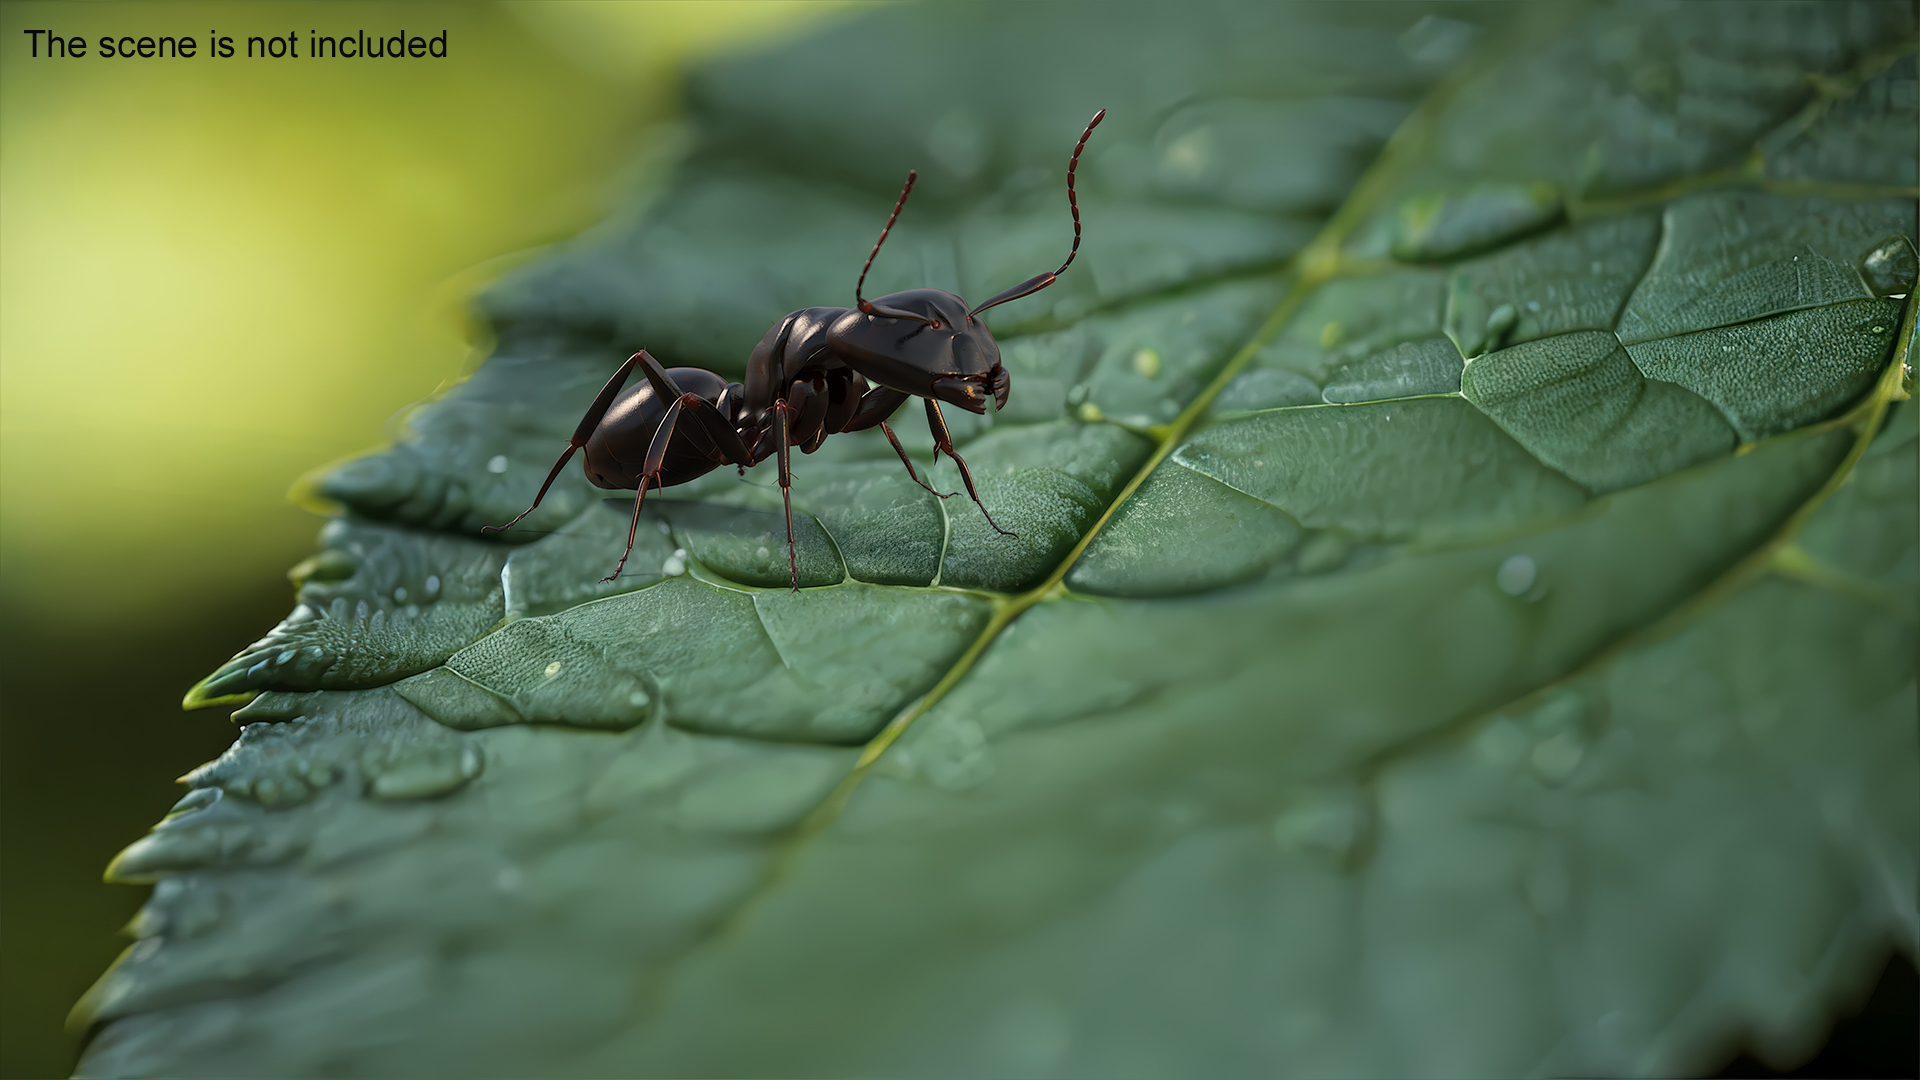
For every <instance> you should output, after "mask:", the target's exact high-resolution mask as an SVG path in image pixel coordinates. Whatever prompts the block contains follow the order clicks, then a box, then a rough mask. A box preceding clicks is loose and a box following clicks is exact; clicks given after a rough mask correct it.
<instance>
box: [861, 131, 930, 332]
mask: <svg viewBox="0 0 1920 1080" xmlns="http://www.w3.org/2000/svg"><path fill="white" fill-rule="evenodd" d="M919 178H920V174H919V173H917V172H914V171H913V170H912V169H908V170H907V186H905V187H903V188H901V189H900V198H899V200H898V201H896V202H895V203H894V204H893V213H891V214H888V215H887V224H886V226H885V227H884V228H882V229H881V230H880V239H878V240H875V241H874V242H873V250H872V251H869V252H867V264H866V265H865V266H862V267H861V268H860V280H859V281H856V282H854V283H853V303H854V306H855V307H858V308H859V309H860V311H861V313H862V314H864V315H880V316H884V317H886V318H890V319H916V320H918V321H920V322H923V323H926V324H927V325H929V326H931V327H933V328H934V329H936V330H938V329H939V328H940V322H939V320H938V319H929V318H927V317H925V316H923V315H915V314H914V313H913V312H911V311H900V310H897V309H895V308H886V307H876V306H875V305H874V303H873V301H871V300H868V299H866V298H864V297H862V296H861V295H860V290H861V289H864V288H866V285H867V271H869V270H871V269H873V257H874V256H876V255H878V254H880V245H881V244H884V243H886V242H887V234H888V233H890V232H892V231H893V223H894V221H895V220H896V219H897V218H899V216H900V208H901V207H903V206H905V205H907V196H909V195H911V194H913V182H914V181H915V180H918V179H919Z"/></svg>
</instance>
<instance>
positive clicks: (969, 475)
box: [894, 398, 1020, 539]
mask: <svg viewBox="0 0 1920 1080" xmlns="http://www.w3.org/2000/svg"><path fill="white" fill-rule="evenodd" d="M926 400H927V427H928V428H929V429H931V430H932V431H933V448H934V450H935V451H936V452H938V453H941V454H945V455H947V456H948V457H950V458H952V459H953V463H954V464H955V465H958V466H959V467H960V482H961V483H963V484H965V485H966V486H967V494H968V495H969V496H971V497H972V499H973V505H975V506H977V507H979V508H980V512H981V513H982V514H985V515H986V518H987V524H989V525H991V526H993V531H994V532H997V533H999V534H1000V535H1001V536H1011V537H1013V538H1015V539H1019V537H1020V534H1019V533H1015V532H1008V531H1007V530H1005V529H1003V528H1001V527H1000V523H999V522H997V521H995V520H993V514H992V513H990V512H989V511H988V510H987V504H986V503H983V502H981V501H980V492H979V490H978V489H977V488H975V487H974V486H973V472H972V470H970V469H968V468H967V461H966V459H965V458H963V457H961V456H960V455H959V454H956V453H954V450H953V435H952V433H950V432H949V431H947V418H946V417H944V416H941V415H940V403H939V402H937V401H935V400H933V399H932V398H928V399H926ZM899 445H900V444H899V443H895V444H894V446H895V448H898V447H899ZM901 456H902V457H905V456H906V455H905V454H902V455H901Z"/></svg>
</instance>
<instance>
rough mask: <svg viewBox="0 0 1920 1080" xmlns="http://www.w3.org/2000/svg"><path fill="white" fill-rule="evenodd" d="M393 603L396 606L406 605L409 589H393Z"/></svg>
mask: <svg viewBox="0 0 1920 1080" xmlns="http://www.w3.org/2000/svg"><path fill="white" fill-rule="evenodd" d="M393 602H394V603H396V604H404V603H406V602H407V587H406V586H405V585H395V586H394V587H393Z"/></svg>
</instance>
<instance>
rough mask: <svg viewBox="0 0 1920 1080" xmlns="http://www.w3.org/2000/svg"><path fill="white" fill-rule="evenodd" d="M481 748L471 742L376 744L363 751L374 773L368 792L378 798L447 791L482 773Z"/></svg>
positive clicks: (418, 796) (369, 772)
mask: <svg viewBox="0 0 1920 1080" xmlns="http://www.w3.org/2000/svg"><path fill="white" fill-rule="evenodd" d="M483 764H484V761H483V759H482V758H481V757H480V750H479V748H478V747H475V746H473V745H471V744H458V745H452V746H448V745H440V746H405V747H375V748H371V749H369V750H368V751H367V752H366V753H365V754H363V755H361V759H360V767H361V768H362V769H363V770H365V772H366V773H367V775H369V776H371V777H372V778H373V779H372V783H370V784H368V785H367V794H368V795H371V796H372V797H374V798H376V799H425V798H430V797H432V796H435V795H444V794H446V793H447V792H450V791H454V790H456V789H458V788H459V787H461V786H462V785H464V784H465V783H466V782H467V781H469V780H471V779H473V778H474V777H476V776H478V775H480V769H481V767H482V765H483Z"/></svg>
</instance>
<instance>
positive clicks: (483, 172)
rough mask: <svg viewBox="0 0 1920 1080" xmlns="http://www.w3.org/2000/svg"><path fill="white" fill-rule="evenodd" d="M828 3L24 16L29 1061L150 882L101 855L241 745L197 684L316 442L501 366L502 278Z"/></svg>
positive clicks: (258, 620)
mask: <svg viewBox="0 0 1920 1080" xmlns="http://www.w3.org/2000/svg"><path fill="white" fill-rule="evenodd" d="M836 10H837V7H836V5H831V4H807V5H798V4H777V3H728V4H717V3H715V4H704V3H679V2H666V3H644V4H613V3H592V2H580V3H573V2H540V3H509V4H495V5H485V6H482V5H478V4H466V3H460V4H398V3H366V4H354V5H344V6H343V5H329V4H318V3H288V4H276V5H270V6H269V5H259V6H247V5H235V4H187V3H158V4H132V3H101V4H88V5H62V4H40V3H8V4H6V5H4V6H0V42H4V46H0V57H4V63H0V142H3V143H4V150H3V151H0V310H3V311H4V319H3V320H0V605H4V618H0V665H3V666H0V687H3V688H4V689H3V690H0V695H3V696H0V707H3V708H4V710H5V714H4V721H3V723H0V859H3V860H4V862H3V863H0V921H3V922H4V929H3V930H0V1074H3V1075H5V1076H47V1075H56V1074H65V1073H66V1072H67V1071H69V1069H70V1068H71V1066H72V1061H73V1057H74V1053H75V1050H76V1045H75V1043H74V1042H73V1040H72V1039H71V1038H70V1037H69V1036H67V1035H66V1034H65V1033H63V1031H62V1020H63V1018H64V1016H65V1014H66V1011H67V1009H68V1008H69V1007H70V1006H71V1004H72V1003H73V1001H74V999H75V998H77V997H78V996H79V994H80V992H81V991H82V990H84V989H85V988H86V987H87V985H88V983H89V982H91V981H92V980H93V978H94V977H95V976H96V975H97V974H98V973H99V971H100V970H101V968H103V967H104V966H105V965H106V963H107V962H108V961H110V960H111V959H112V958H113V956H114V955H115V954H116V953H117V952H118V951H119V949H120V948H121V947H122V941H121V939H119V938H118V937H116V935H115V934H114V931H115V929H116V928H117V927H118V926H119V925H120V924H122V923H124V922H125V921H126V919H127V918H129V917H130V916H131V915H132V914H133V912H134V911H135V909H136V908H137V907H138V905H139V904H140V902H141V900H142V899H143V898H144V897H143V894H144V892H145V890H134V889H127V888H124V887H122V888H112V889H109V888H107V887H104V886H102V885H101V884H100V872H101V869H102V867H104V866H105V864H106V862H107V860H108V859H109V858H111V857H112V855H113V853H114V852H115V851H117V850H118V849H119V848H120V847H121V846H123V845H124V844H125V842H126V839H127V838H128V837H129V836H133V835H137V834H138V833H139V831H140V830H141V829H143V828H144V827H145V826H146V825H147V824H148V823H149V822H151V821H152V820H153V819H154V818H155V817H157V816H158V815H159V814H161V813H163V812H164V811H165V809H166V808H167V806H168V805H170V804H171V803H172V802H173V800H174V799H175V798H176V797H177V796H178V792H177V790H176V789H175V788H174V787H173V786H172V785H171V784H170V783H168V780H167V778H168V777H171V776H175V775H178V774H180V773H182V772H184V771H186V770H187V769H189V768H191V767H192V766H194V765H195V764H198V763H199V762H201V761H205V760H207V759H208V758H211V757H213V756H215V755H217V754H218V753H219V752H220V750H221V749H223V748H224V747H225V745H226V744H227V742H228V741H230V739H231V738H232V727H231V725H230V723H229V722H228V721H227V719H226V717H225V715H224V713H219V712H202V713H196V714H190V715H186V716H183V715H181V714H180V712H179V709H178V703H179V698H180V695H181V693H182V692H183V691H184V690H185V689H186V687H187V686H189V685H190V684H191V683H192V682H193V680H194V679H196V678H197V677H199V676H200V675H202V674H204V673H205V672H206V671H208V670H210V669H211V668H213V667H214V666H215V665H216V664H218V663H219V662H220V661H221V660H222V659H224V658H225V657H226V655H227V654H228V653H230V652H231V651H232V649H233V645H234V643H235V642H238V641H245V640H249V639H250V638H252V637H253V636H256V635H257V634H258V633H259V632H260V630H261V629H262V628H263V627H266V626H270V625H272V623H273V622H274V620H275V619H277V618H278V617H279V615H280V614H281V613H282V611H283V610H284V608H285V607H286V604H287V597H288V589H287V587H286V586H285V585H283V584H278V583H277V579H278V578H279V575H280V573H281V571H283V570H284V569H285V568H286V567H288V566H290V565H292V564H293V563H295V562H297V561H298V560H299V559H301V558H302V557H304V556H305V555H306V554H307V553H308V552H309V551H310V550H311V549H312V544H313V536H314V532H315V530H316V528H317V526H318V524H319V523H318V521H317V520H316V519H315V518H314V517H313V515H312V514H311V513H309V512H308V511H306V510H303V509H301V508H299V507H297V506H295V505H294V504H293V503H292V502H290V501H289V500H288V498H287V495H286V493H287V485H288V482H289V480H290V479H291V478H293V477H296V476H299V475H300V474H301V473H303V472H305V471H306V470H308V469H310V468H311V467H312V466H313V465H314V463H315V462H320V461H326V460H329V459H337V458H340V457H342V456H345V455H350V454H353V453H355V452H358V451H361V450H364V449H366V448H368V447H370V446H372V445H375V444H377V443H380V442H382V441H384V440H385V439H386V438H388V437H390V435H391V433H392V432H393V430H394V426H395V424H396V423H397V421H398V419H399V417H400V416H402V415H403V414H404V410H405V409H406V407H407V406H408V404H409V403H411V402H414V401H417V400H419V399H421V398H424V397H427V396H428V395H430V394H432V393H433V392H434V391H435V390H436V389H438V388H441V387H445V386H447V385H449V384H451V383H452V382H453V381H455V380H457V379H459V378H460V377H461V376H462V374H463V373H464V371H465V370H467V369H468V368H469V367H470V366H471V365H472V364H473V363H477V361H478V359H479V358H480V356H482V355H484V353H485V349H486V342H484V341H482V340H478V335H479V334H480V333H481V331H478V330H477V329H476V328H474V327H472V326H471V325H469V323H468V322H467V317H466V303H467V300H468V298H469V297H471V296H472V295H473V293H474V292H475V291H476V290H477V289H478V288H480V287H481V286H482V285H484V284H485V283H486V282H488V281H490V280H491V279H492V278H494V277H495V276H497V274H498V273H500V272H501V271H503V270H505V269H506V268H508V267H510V266H513V265H517V264H518V263H519V262H520V261H522V260H524V259H525V258H527V257H529V256H531V255H532V254H534V253H535V252H536V251H537V250H538V249H539V248H540V247H541V246H543V245H546V244H549V243H552V242H554V241H556V240H560V239H562V238H565V237H567V236H569V235H572V234H573V233H576V232H578V231H579V230H580V229H582V228H584V227H586V226H588V225H589V224H591V223H593V222H595V221H598V220H601V219H602V218H604V217H605V216H606V215H607V213H608V211H609V209H610V204H611V202H612V200H613V193H615V192H627V191H630V190H632V189H633V188H635V187H636V186H644V181H645V180H646V178H647V175H648V174H649V173H651V172H657V171H658V170H659V169H660V168H661V166H662V165H663V164H664V162H665V161H666V160H668V159H670V158H671V156H672V153H673V150H674V147H675V146H676V145H677V144H678V140H677V138H676V132H675V127H674V120H675V117H676V116H677V115H678V111H679V102H678V100H677V90H678V86H679V82H678V74H679V72H680V70H681V68H682V67H683V66H684V65H685V64H686V63H688V62H689V61H693V60H697V59H700V58H702V57H705V56H709V55H712V54H714V53H716V52H718V51H721V50H725V49H729V48H735V47H742V46H746V45H750V44H752V43H755V42H758V41H763V40H765V39H767V38H769V37H772V36H778V35H781V34H784V33H790V32H793V31H795V30H797V29H799V28H800V27H802V26H804V25H809V24H812V23H814V22H816V21H818V20H819V19H822V18H828V17H832V16H833V15H834V13H835V11H836ZM28 29H40V30H48V31H52V32H56V33H61V34H63V35H69V36H70V35H81V36H84V37H86V38H88V39H89V40H93V39H97V38H98V37H99V36H100V35H102V34H107V33H112V34H116V35H118V34H134V35H139V34H153V35H158V34H175V35H193V36H195V37H197V38H199V39H200V40H201V41H202V42H204V40H205V38H206V37H207V35H209V34H210V33H214V32H218V33H220V34H223V35H229V36H233V37H235V38H236V39H237V40H238V41H240V42H241V43H242V52H241V55H240V56H238V57H236V58H233V59H212V58H209V57H208V56H207V55H206V52H205V49H204V45H203V46H202V50H201V52H200V54H199V56H198V57H197V58H195V59H171V60H163V59H105V58H101V57H99V56H98V55H97V49H92V50H90V51H89V55H88V56H86V57H85V58H76V59H65V60H62V59H48V58H46V57H45V56H44V55H43V56H42V57H40V58H37V59H36V58H34V57H31V56H30V55H29V54H28V52H27V49H26V47H25V45H26V42H27V38H26V37H25V35H24V34H23V33H22V31H24V30H28ZM354 29H362V30H365V31H367V32H368V33H370V34H371V33H374V32H378V31H384V32H388V33H391V32H394V31H397V30H400V29H405V30H407V31H409V32H419V31H425V32H427V33H429V34H431V33H437V32H439V31H441V30H445V31H446V32H447V35H448V42H449V49H448V53H449V55H448V56H447V58H446V59H444V60H407V61H403V62H398V63H392V64H386V63H380V62H373V61H362V62H348V61H335V60H320V61H313V60H306V59H300V60H291V59H283V60H265V59H253V60H248V59H246V58H245V56H244V42H245V38H246V37H247V36H249V35H255V34H258V35H270V34H286V33H288V32H290V31H297V32H299V33H300V34H301V35H302V36H303V37H304V36H306V35H307V34H308V33H310V32H312V31H315V30H318V31H321V32H333V33H340V32H351V31H352V30H354Z"/></svg>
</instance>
